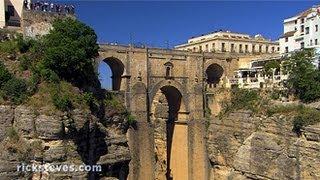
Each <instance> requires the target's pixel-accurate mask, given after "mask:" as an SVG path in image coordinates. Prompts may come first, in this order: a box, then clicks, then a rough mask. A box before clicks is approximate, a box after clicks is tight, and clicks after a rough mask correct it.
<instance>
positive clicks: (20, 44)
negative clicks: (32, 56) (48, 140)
mask: <svg viewBox="0 0 320 180" xmlns="http://www.w3.org/2000/svg"><path fill="white" fill-rule="evenodd" d="M16 41H17V48H18V50H19V51H20V52H21V53H26V52H27V51H28V50H29V48H30V46H31V40H29V39H24V38H23V36H22V35H18V36H17V39H16Z"/></svg>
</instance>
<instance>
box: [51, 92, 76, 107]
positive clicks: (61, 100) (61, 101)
mask: <svg viewBox="0 0 320 180" xmlns="http://www.w3.org/2000/svg"><path fill="white" fill-rule="evenodd" d="M52 101H53V104H54V106H55V107H56V108H57V109H59V110H61V111H68V110H70V109H71V108H72V102H71V100H70V98H69V97H68V96H67V95H63V96H60V95H58V94H55V95H53V96H52Z"/></svg>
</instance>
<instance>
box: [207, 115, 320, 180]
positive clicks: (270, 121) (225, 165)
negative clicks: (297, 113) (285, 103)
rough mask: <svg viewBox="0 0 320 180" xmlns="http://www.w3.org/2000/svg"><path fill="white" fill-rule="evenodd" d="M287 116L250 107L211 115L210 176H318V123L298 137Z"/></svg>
mask: <svg viewBox="0 0 320 180" xmlns="http://www.w3.org/2000/svg"><path fill="white" fill-rule="evenodd" d="M291 122H292V121H291V120H290V117H285V116H282V115H275V116H272V117H254V116H252V114H251V112H249V111H238V112H234V113H231V114H230V115H229V116H228V117H225V118H223V119H221V120H220V119H212V121H211V123H210V127H209V129H208V132H207V150H208V155H209V159H210V163H211V175H210V179H219V180H220V179H237V180H239V179H320V153H319V152H320V124H317V125H313V126H309V127H307V128H304V130H303V135H302V136H301V137H298V136H297V135H296V134H295V133H294V132H292V127H293V126H292V123H291Z"/></svg>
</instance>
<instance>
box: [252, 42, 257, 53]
mask: <svg viewBox="0 0 320 180" xmlns="http://www.w3.org/2000/svg"><path fill="white" fill-rule="evenodd" d="M252 52H253V53H254V52H256V50H255V45H254V44H252Z"/></svg>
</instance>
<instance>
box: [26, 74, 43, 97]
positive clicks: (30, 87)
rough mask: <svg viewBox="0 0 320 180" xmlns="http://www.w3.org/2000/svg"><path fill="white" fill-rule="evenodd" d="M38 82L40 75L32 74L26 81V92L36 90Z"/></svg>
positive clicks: (30, 93) (32, 92)
mask: <svg viewBox="0 0 320 180" xmlns="http://www.w3.org/2000/svg"><path fill="white" fill-rule="evenodd" d="M39 83H40V77H39V75H37V74H32V76H31V77H30V79H29V81H28V94H29V95H32V94H34V93H35V92H36V91H37V90H38V84H39Z"/></svg>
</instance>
